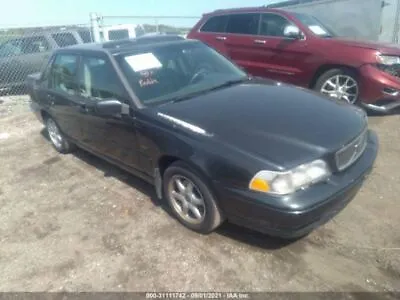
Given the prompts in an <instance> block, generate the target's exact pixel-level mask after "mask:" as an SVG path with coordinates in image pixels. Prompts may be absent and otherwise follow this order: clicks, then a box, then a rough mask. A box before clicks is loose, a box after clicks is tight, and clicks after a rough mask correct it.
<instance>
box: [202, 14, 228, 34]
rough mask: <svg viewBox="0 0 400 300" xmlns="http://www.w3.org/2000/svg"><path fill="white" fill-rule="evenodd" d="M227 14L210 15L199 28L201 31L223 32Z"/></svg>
mask: <svg viewBox="0 0 400 300" xmlns="http://www.w3.org/2000/svg"><path fill="white" fill-rule="evenodd" d="M227 23H228V16H216V17H211V18H210V19H209V20H208V21H207V22H206V23H205V24H204V25H203V26H202V27H201V29H200V31H202V32H225V28H226V24H227Z"/></svg>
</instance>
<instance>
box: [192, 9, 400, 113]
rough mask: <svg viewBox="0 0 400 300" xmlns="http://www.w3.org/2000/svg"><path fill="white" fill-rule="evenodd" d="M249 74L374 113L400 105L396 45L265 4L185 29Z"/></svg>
mask: <svg viewBox="0 0 400 300" xmlns="http://www.w3.org/2000/svg"><path fill="white" fill-rule="evenodd" d="M188 38H190V39H198V40H201V41H203V42H204V43H206V44H208V45H210V46H211V47H213V48H215V49H217V50H218V51H219V52H221V53H222V54H224V55H225V56H227V57H229V58H231V59H232V60H233V61H235V62H236V63H237V64H238V65H239V66H241V67H243V68H244V69H245V70H246V71H247V72H248V73H249V74H251V75H253V76H259V77H267V78H271V79H274V80H278V81H282V82H287V83H291V84H294V85H298V86H301V87H306V88H311V89H314V90H317V91H319V92H321V93H324V94H327V95H329V96H331V97H335V98H340V99H343V100H345V101H348V102H350V103H353V104H362V106H364V107H365V108H368V109H371V110H375V111H378V112H384V113H387V112H390V111H391V110H393V109H394V108H396V107H398V106H400V48H399V47H396V46H394V45H384V44H379V43H373V42H361V41H354V40H346V39H345V38H340V37H338V36H337V35H336V34H335V33H334V32H333V31H332V29H330V28H328V27H327V26H325V25H324V24H322V23H321V22H320V21H318V20H317V19H316V18H315V17H313V16H310V15H306V14H300V13H293V12H287V11H283V10H279V9H267V8H264V7H257V8H241V9H229V10H217V11H214V12H212V13H209V14H204V15H203V18H202V19H201V20H200V21H199V22H198V23H197V24H196V25H195V26H194V28H193V29H192V30H191V32H190V33H189V34H188Z"/></svg>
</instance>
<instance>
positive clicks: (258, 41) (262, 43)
mask: <svg viewBox="0 0 400 300" xmlns="http://www.w3.org/2000/svg"><path fill="white" fill-rule="evenodd" d="M266 43H267V41H266V40H254V44H261V45H264V44H266Z"/></svg>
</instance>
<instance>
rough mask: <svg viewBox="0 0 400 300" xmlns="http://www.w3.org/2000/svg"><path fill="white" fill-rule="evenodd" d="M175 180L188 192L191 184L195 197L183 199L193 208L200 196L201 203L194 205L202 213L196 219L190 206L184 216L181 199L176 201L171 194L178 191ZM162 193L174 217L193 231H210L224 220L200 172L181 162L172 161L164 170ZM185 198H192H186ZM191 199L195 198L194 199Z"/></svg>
mask: <svg viewBox="0 0 400 300" xmlns="http://www.w3.org/2000/svg"><path fill="white" fill-rule="evenodd" d="M176 180H180V181H181V183H183V184H184V185H185V188H186V192H188V193H189V190H188V187H190V184H192V185H193V189H192V191H193V193H192V194H194V195H195V198H192V197H186V200H185V201H186V203H189V202H190V203H189V204H188V206H189V207H191V208H193V205H194V206H196V204H198V203H200V202H201V201H200V198H201V199H202V202H203V205H199V206H196V208H197V209H198V212H199V213H200V215H203V217H202V218H198V215H197V220H196V221H193V220H194V219H196V214H194V213H193V211H194V210H193V211H192V210H191V208H189V209H187V212H188V215H187V216H186V217H184V216H183V214H185V213H184V209H183V208H182V207H183V206H184V205H183V204H182V202H181V201H177V200H176V199H179V198H176V197H175V196H173V194H172V191H175V194H176V193H177V192H178V193H179V192H180V191H179V188H178V186H177V184H176V183H177V181H176ZM181 187H182V186H181ZM189 189H190V188H189ZM163 193H164V197H165V198H166V200H167V202H168V205H169V207H170V209H171V211H172V213H173V215H174V216H175V218H176V219H178V221H179V222H180V223H181V224H183V225H184V226H185V227H187V228H189V229H191V230H193V231H195V232H198V233H202V234H207V233H210V232H212V231H214V230H215V229H216V228H217V227H219V226H220V225H221V224H222V222H223V220H224V219H223V216H222V213H221V210H220V209H219V207H218V204H217V201H216V200H215V197H214V195H213V193H212V191H211V189H210V188H209V187H208V186H207V183H206V181H205V180H204V179H203V178H202V176H200V174H198V173H197V172H195V171H194V170H193V169H192V168H191V167H190V166H188V165H187V164H185V163H183V162H180V161H178V162H174V163H173V164H171V165H170V166H169V167H168V168H167V170H166V171H165V172H164V175H163ZM182 194H184V193H182ZM182 194H181V196H179V197H180V198H182ZM189 194H190V193H189ZM186 196H188V195H186ZM187 198H189V199H192V200H187ZM193 199H196V201H194V200H193ZM179 204H181V205H179ZM188 206H186V207H188ZM179 207H181V209H179ZM203 208H204V209H203ZM191 218H192V219H193V220H192V221H191V220H190V219H191Z"/></svg>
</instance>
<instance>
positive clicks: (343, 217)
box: [0, 98, 400, 291]
mask: <svg viewBox="0 0 400 300" xmlns="http://www.w3.org/2000/svg"><path fill="white" fill-rule="evenodd" d="M1 99H3V100H0V102H2V103H1V104H0V158H1V166H0V168H1V173H0V174H1V175H0V243H1V246H0V270H1V276H0V291H60V290H66V291H149V290H159V291H167V290H169V291H194V290H195V291H207V290H218V291H233V290H234V291H400V171H399V170H400V143H399V138H400V126H399V125H400V116H399V115H393V116H384V117H381V116H373V117H370V127H371V128H373V129H374V130H376V132H377V133H378V135H379V139H380V151H379V155H378V159H377V162H376V165H375V168H374V170H373V172H372V174H371V175H370V176H369V177H368V179H367V181H366V182H365V184H364V187H363V188H362V190H361V191H360V193H359V194H358V195H357V197H356V198H355V199H354V200H353V201H352V202H351V203H350V204H349V206H347V207H346V208H345V210H344V211H342V212H341V213H340V214H339V215H338V216H337V217H336V218H335V219H333V220H332V221H330V222H329V223H327V224H326V225H324V226H323V227H321V228H319V229H317V230H316V231H314V232H313V233H312V234H310V235H309V236H307V237H305V238H303V239H301V240H298V241H294V242H283V241H279V240H276V239H272V238H269V237H268V236H265V235H262V234H259V233H256V232H253V231H250V230H247V229H243V228H240V227H237V226H234V225H230V224H226V225H223V226H222V228H220V229H219V230H217V231H216V232H215V233H212V234H210V235H206V236H204V235H199V234H196V233H194V232H191V231H189V230H187V229H185V228H184V227H183V226H181V225H180V224H179V223H177V222H176V221H175V220H174V219H172V218H171V217H170V216H169V215H168V213H167V212H166V211H165V210H164V209H163V207H162V205H161V204H162V203H160V202H159V201H157V200H155V199H156V197H155V193H154V191H153V188H152V187H151V186H150V185H148V184H146V183H144V182H142V181H141V180H139V179H136V178H135V177H134V176H131V175H129V174H127V173H126V172H124V171H121V170H119V169H117V168H116V167H113V166H112V165H110V164H108V163H106V162H103V161H102V160H101V159H98V158H96V157H94V156H92V155H90V154H88V153H86V152H84V151H83V150H78V151H77V152H76V153H74V154H69V155H60V154H58V153H57V152H56V151H55V150H54V149H53V148H52V147H51V145H50V143H49V142H48V141H47V139H46V136H45V134H43V131H42V129H43V127H42V125H41V124H40V123H39V122H38V121H37V120H36V119H35V118H34V117H33V115H31V114H30V113H29V111H28V109H27V105H26V103H27V101H26V98H18V99H16V100H15V99H14V100H13V99H8V98H7V99H5V98H1Z"/></svg>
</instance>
